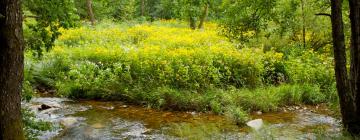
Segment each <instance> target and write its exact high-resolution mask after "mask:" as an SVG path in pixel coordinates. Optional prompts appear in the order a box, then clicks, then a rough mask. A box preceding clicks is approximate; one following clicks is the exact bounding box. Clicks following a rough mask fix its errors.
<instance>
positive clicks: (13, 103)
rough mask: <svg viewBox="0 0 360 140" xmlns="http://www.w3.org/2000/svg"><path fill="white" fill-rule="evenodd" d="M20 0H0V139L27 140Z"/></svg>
mask: <svg viewBox="0 0 360 140" xmlns="http://www.w3.org/2000/svg"><path fill="white" fill-rule="evenodd" d="M20 6H21V3H20V0H1V1H0V44H1V45H0V46H1V47H0V66H1V67H0V109H1V110H0V139H2V140H10V139H11V140H22V139H24V134H23V129H22V121H21V120H22V119H21V112H20V110H21V104H20V103H21V97H20V93H21V87H22V86H21V85H22V80H23V66H24V56H23V33H22V14H21V10H20Z"/></svg>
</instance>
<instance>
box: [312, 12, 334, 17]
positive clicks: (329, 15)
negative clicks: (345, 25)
mask: <svg viewBox="0 0 360 140" xmlns="http://www.w3.org/2000/svg"><path fill="white" fill-rule="evenodd" d="M315 15H316V16H328V17H331V14H328V13H317V14H315Z"/></svg>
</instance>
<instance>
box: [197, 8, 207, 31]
mask: <svg viewBox="0 0 360 140" xmlns="http://www.w3.org/2000/svg"><path fill="white" fill-rule="evenodd" d="M208 13H209V4H206V5H205V8H204V12H203V14H202V15H201V18H200V23H199V26H198V28H199V29H202V28H203V27H204V22H205V20H206V18H207V15H208Z"/></svg>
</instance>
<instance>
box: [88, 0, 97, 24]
mask: <svg viewBox="0 0 360 140" xmlns="http://www.w3.org/2000/svg"><path fill="white" fill-rule="evenodd" d="M86 7H87V13H88V16H89V18H90V22H91V24H92V25H95V21H96V20H95V16H94V12H93V8H92V1H91V0H86Z"/></svg>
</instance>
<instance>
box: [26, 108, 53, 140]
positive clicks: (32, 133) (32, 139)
mask: <svg viewBox="0 0 360 140" xmlns="http://www.w3.org/2000/svg"><path fill="white" fill-rule="evenodd" d="M21 113H22V121H23V124H24V132H25V136H26V139H28V140H36V139H38V138H37V136H39V135H40V134H41V133H42V132H43V131H48V130H51V129H52V124H51V123H50V122H45V121H41V120H36V119H35V115H34V113H33V112H31V111H30V110H28V109H22V110H21Z"/></svg>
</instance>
